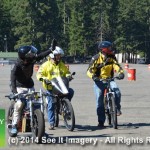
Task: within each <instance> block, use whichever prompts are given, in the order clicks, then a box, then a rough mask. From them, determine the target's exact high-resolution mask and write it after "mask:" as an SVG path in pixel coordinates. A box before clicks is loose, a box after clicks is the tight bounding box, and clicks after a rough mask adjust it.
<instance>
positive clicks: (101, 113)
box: [94, 81, 121, 123]
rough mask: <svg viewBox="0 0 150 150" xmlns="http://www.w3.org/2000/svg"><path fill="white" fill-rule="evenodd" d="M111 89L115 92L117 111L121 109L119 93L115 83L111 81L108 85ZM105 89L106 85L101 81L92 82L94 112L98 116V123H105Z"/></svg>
mask: <svg viewBox="0 0 150 150" xmlns="http://www.w3.org/2000/svg"><path fill="white" fill-rule="evenodd" d="M110 86H111V89H112V90H113V91H114V92H115V98H116V105H117V109H118V110H120V109H121V105H120V102H121V93H120V90H119V88H118V86H117V84H116V82H115V81H111V83H110ZM105 87H106V83H103V82H102V81H96V82H94V92H95V96H96V110H97V116H98V122H103V123H104V122H105V109H104V89H105Z"/></svg>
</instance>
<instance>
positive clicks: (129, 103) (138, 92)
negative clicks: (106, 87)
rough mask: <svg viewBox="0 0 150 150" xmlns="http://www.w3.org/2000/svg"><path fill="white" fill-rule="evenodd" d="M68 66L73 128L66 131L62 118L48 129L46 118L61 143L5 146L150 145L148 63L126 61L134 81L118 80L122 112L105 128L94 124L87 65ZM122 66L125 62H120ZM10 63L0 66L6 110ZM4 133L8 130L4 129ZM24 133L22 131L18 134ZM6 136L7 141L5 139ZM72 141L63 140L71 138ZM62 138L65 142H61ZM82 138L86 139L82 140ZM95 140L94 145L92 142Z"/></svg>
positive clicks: (36, 148) (2, 103)
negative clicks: (71, 92) (71, 89)
mask: <svg viewBox="0 0 150 150" xmlns="http://www.w3.org/2000/svg"><path fill="white" fill-rule="evenodd" d="M69 67H70V70H71V71H72V72H73V71H75V72H76V75H75V76H74V80H72V81H71V83H70V86H71V87H72V88H73V89H74V91H75V95H74V97H73V99H72V105H73V108H74V112H75V117H76V127H75V130H74V131H73V132H69V131H67V130H66V129H65V128H64V126H63V122H60V126H59V127H58V128H56V129H55V130H51V131H50V130H48V126H47V125H48V123H47V118H45V121H46V134H48V136H49V137H51V138H53V139H54V140H55V139H57V138H59V139H62V142H60V144H40V145H37V144H32V143H30V144H21V143H19V145H18V146H15V145H9V144H7V145H8V146H7V147H6V148H4V149H14V150H16V149H18V150H22V149H23V150H26V149H32V150H39V149H58V150H59V149H61V150H62V149H65V150H66V149H89V150H90V149H102V150H103V149H104V150H105V149H106V150H107V149H112V150H116V149H118V150H120V149H122V150H124V149H132V150H134V149H141V150H143V149H149V147H150V78H149V77H150V70H148V66H147V65H134V64H129V67H132V68H135V69H136V81H128V80H127V71H126V70H125V74H126V77H125V79H124V80H122V81H117V83H118V85H119V87H120V89H121V92H122V103H121V104H122V112H123V115H122V116H120V117H119V118H118V123H119V127H118V129H117V130H115V129H113V128H112V127H109V126H107V123H106V126H107V127H106V128H105V129H99V128H97V126H96V125H97V116H96V110H95V107H96V106H95V97H94V93H93V82H92V80H90V79H89V78H88V77H87V76H86V69H87V67H88V65H86V64H84V65H70V66H69ZM122 67H123V68H124V64H122ZM10 70H11V66H0V108H3V109H6V111H7V110H8V107H9V100H8V99H6V98H5V97H4V96H5V95H6V94H8V93H9V92H10V89H9V80H10ZM33 78H34V79H35V88H36V90H39V89H40V88H41V83H40V82H38V81H37V80H36V78H35V74H34V76H33ZM6 133H7V131H6ZM20 136H23V134H20ZM8 138H9V137H8V135H7V136H6V143H7V140H8ZM71 138H72V142H73V143H74V142H75V144H73V143H69V140H68V143H65V142H64V141H65V140H67V139H71ZM63 142H64V143H63ZM84 142H85V143H84ZM87 143H88V144H87ZM82 144H84V146H83V145H82ZM94 144H95V145H94Z"/></svg>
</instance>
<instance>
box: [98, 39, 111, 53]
mask: <svg viewBox="0 0 150 150" xmlns="http://www.w3.org/2000/svg"><path fill="white" fill-rule="evenodd" d="M98 49H99V50H100V51H101V52H102V53H105V54H108V55H114V51H113V50H112V43H111V42H109V41H102V42H101V43H100V44H99V45H98Z"/></svg>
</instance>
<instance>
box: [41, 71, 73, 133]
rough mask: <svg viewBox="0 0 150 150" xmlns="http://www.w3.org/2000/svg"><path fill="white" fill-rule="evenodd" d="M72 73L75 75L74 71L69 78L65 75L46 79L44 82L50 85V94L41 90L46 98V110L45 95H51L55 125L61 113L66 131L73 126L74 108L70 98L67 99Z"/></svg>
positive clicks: (57, 123)
mask: <svg viewBox="0 0 150 150" xmlns="http://www.w3.org/2000/svg"><path fill="white" fill-rule="evenodd" d="M73 75H75V72H73V73H72V75H71V78H70V79H68V78H67V77H56V78H53V79H52V80H50V81H46V82H45V83H46V84H47V86H48V85H51V86H52V94H50V93H47V92H43V95H44V97H45V100H46V110H47V109H48V108H47V107H48V101H47V98H46V97H47V96H52V97H53V103H54V105H55V106H54V107H55V109H54V111H55V127H58V125H59V115H61V116H62V118H63V121H64V125H65V127H66V128H67V130H68V131H73V130H74V127H75V115H74V110H73V107H72V104H71V102H70V100H69V99H68V94H69V91H68V89H69V81H71V80H72V79H73V78H72V76H73ZM47 111H48V110H47Z"/></svg>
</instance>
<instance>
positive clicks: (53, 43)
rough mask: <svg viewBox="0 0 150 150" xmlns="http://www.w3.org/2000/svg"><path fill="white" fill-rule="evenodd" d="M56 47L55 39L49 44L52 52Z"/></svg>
mask: <svg viewBox="0 0 150 150" xmlns="http://www.w3.org/2000/svg"><path fill="white" fill-rule="evenodd" d="M56 46H57V41H56V39H53V40H52V43H51V50H52V51H54V50H55V47H56Z"/></svg>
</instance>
